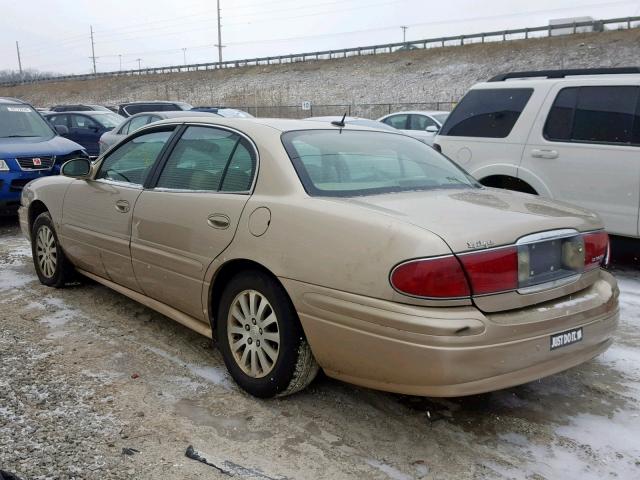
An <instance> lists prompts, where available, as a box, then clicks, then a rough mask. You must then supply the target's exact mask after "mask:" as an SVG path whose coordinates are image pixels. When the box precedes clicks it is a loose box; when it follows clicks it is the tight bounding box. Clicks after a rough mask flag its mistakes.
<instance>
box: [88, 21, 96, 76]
mask: <svg viewBox="0 0 640 480" xmlns="http://www.w3.org/2000/svg"><path fill="white" fill-rule="evenodd" d="M89 30H90V31H91V60H93V74H94V75H95V74H96V73H97V70H96V47H95V44H94V42H93V25H89Z"/></svg>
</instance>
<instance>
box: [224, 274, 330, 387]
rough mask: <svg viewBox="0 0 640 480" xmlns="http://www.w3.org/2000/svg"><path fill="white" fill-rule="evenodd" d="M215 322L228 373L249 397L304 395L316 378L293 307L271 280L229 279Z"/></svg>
mask: <svg viewBox="0 0 640 480" xmlns="http://www.w3.org/2000/svg"><path fill="white" fill-rule="evenodd" d="M216 318H217V323H216V325H217V328H216V330H217V336H218V344H219V346H220V350H221V352H222V357H223V358H224V362H225V364H226V366H227V369H228V370H229V373H230V374H231V376H232V377H233V379H234V380H235V381H236V383H237V384H238V385H239V386H240V387H241V388H242V389H243V390H245V391H246V392H248V393H250V394H251V395H253V396H256V397H260V398H270V397H276V396H285V395H290V394H292V393H295V392H298V391H300V390H302V389H304V388H305V387H306V386H307V385H309V384H310V383H311V382H312V381H313V379H314V378H315V376H316V374H317V373H318V370H319V367H318V364H317V363H316V360H315V358H314V356H313V353H312V352H311V348H310V347H309V344H308V343H307V340H306V338H305V336H304V332H303V331H302V326H301V325H300V320H299V319H298V315H297V314H296V311H295V309H294V307H293V304H292V303H291V300H290V299H289V297H288V295H287V293H286V292H285V290H284V288H282V286H281V285H280V284H279V283H278V282H277V281H275V280H274V279H273V278H271V277H270V276H269V275H267V274H265V273H263V272H261V271H259V270H251V271H245V272H241V273H239V274H237V275H236V276H234V277H233V278H231V280H230V281H229V283H228V284H227V286H226V288H225V289H224V291H223V293H222V296H221V298H220V304H219V307H218V312H217V317H216Z"/></svg>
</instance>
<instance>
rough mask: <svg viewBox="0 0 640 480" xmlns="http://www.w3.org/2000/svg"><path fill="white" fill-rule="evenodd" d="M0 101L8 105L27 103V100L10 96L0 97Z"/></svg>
mask: <svg viewBox="0 0 640 480" xmlns="http://www.w3.org/2000/svg"><path fill="white" fill-rule="evenodd" d="M0 103H5V104H9V105H27V102H24V101H22V100H19V99H17V98H12V97H0Z"/></svg>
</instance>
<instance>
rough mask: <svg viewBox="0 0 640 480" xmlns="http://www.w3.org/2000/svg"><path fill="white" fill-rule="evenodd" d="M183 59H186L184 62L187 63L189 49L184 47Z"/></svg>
mask: <svg viewBox="0 0 640 480" xmlns="http://www.w3.org/2000/svg"><path fill="white" fill-rule="evenodd" d="M182 60H183V61H184V64H185V65H186V64H187V49H186V48H183V49H182Z"/></svg>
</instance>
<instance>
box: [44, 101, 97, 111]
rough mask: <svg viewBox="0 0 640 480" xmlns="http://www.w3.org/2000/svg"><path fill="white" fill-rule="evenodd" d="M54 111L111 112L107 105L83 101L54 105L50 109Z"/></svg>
mask: <svg viewBox="0 0 640 480" xmlns="http://www.w3.org/2000/svg"><path fill="white" fill-rule="evenodd" d="M49 110H50V111H52V112H109V111H110V110H109V109H108V108H107V107H103V106H102V105H85V104H81V103H76V104H70V105H54V106H53V107H51V108H50V109H49Z"/></svg>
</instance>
